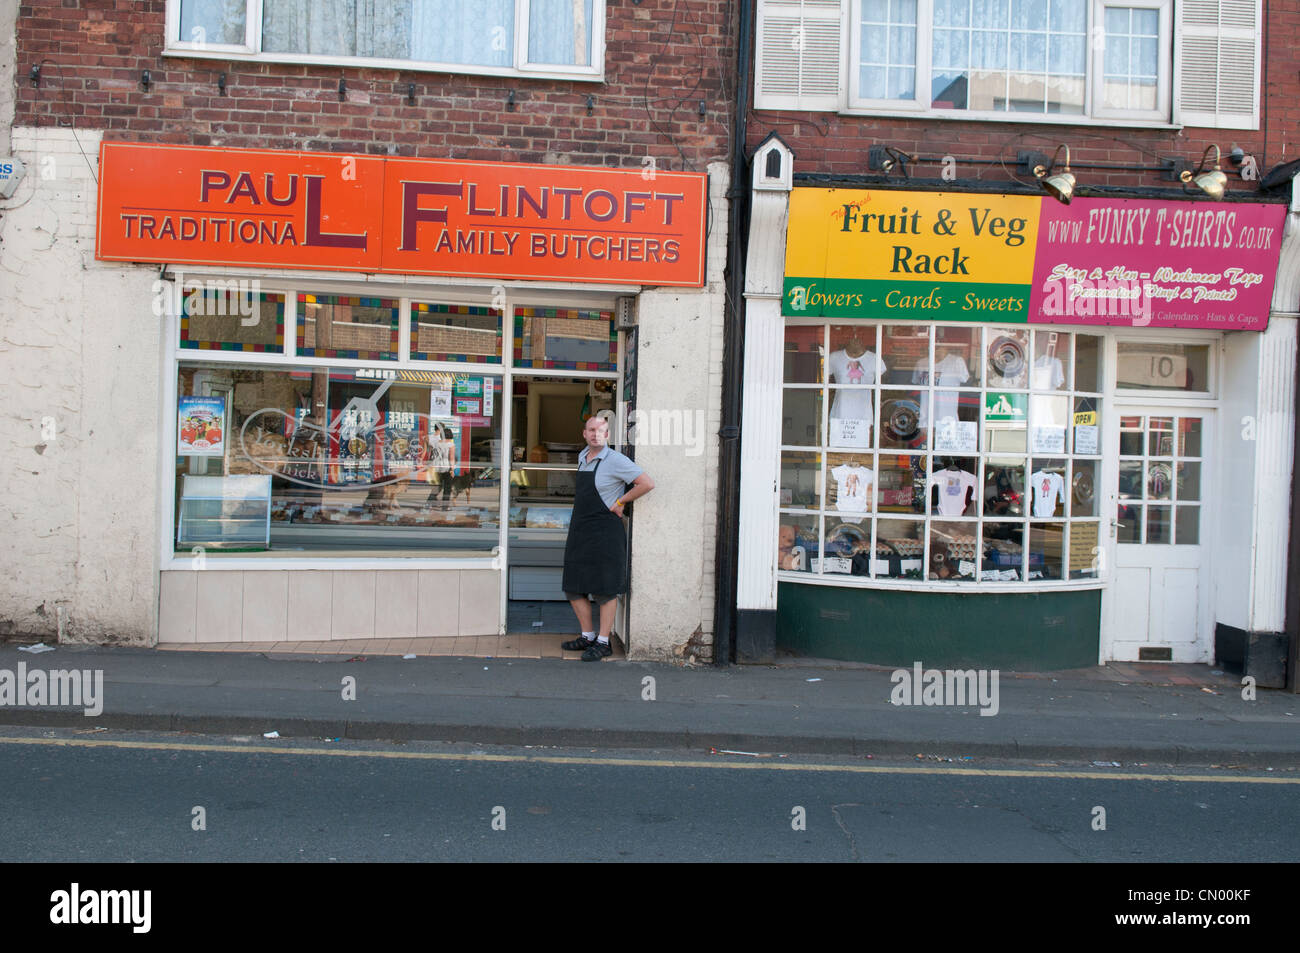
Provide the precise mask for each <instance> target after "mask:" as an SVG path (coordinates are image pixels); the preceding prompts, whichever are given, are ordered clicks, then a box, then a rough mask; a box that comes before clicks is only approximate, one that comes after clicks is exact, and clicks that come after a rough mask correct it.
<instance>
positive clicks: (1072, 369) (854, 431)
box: [777, 322, 1200, 586]
mask: <svg viewBox="0 0 1300 953" xmlns="http://www.w3.org/2000/svg"><path fill="white" fill-rule="evenodd" d="M1099 340H1100V339H1099V338H1098V336H1096V335H1092V334H1085V333H1078V332H1063V331H1058V330H1051V329H1038V328H1026V327H1023V326H1021V327H1000V326H979V327H971V326H968V325H963V326H955V325H925V324H918V325H897V324H880V325H878V324H873V323H870V322H863V323H862V324H860V325H843V324H830V323H826V322H823V323H807V324H805V323H800V324H795V323H789V324H787V327H786V346H785V358H786V360H785V367H784V374H783V379H784V387H783V390H784V394H783V402H782V407H783V411H782V416H783V420H782V430H781V433H782V436H781V442H782V445H783V449H782V452H781V478H780V496H779V504H778V505H779V508H780V510H781V515H780V525H781V526H782V530H781V534H780V537H779V539H778V540H777V561H778V565H779V566H780V568H781V569H782V570H784V571H798V572H801V573H811V574H815V575H822V576H826V575H837V576H838V575H845V576H848V577H854V576H860V577H865V578H870V579H881V580H889V579H897V580H907V579H912V580H931V581H941V582H950V583H953V584H954V585H956V584H961V585H970V586H978V585H980V584H984V583H1007V582H1021V583H1030V582H1039V581H1042V582H1053V581H1065V580H1078V581H1088V580H1090V579H1095V578H1096V577H1097V563H1098V560H1097V558H1096V549H1097V545H1098V540H1099V537H1100V533H1099V531H1098V526H1099V520H1098V517H1099V513H1100V509H1099V503H1098V500H1097V498H1096V493H1095V486H1096V481H1097V479H1098V475H1099V474H1098V466H1099V462H1100V446H1099V442H1100V441H1099V439H1098V435H1099V433H1100V428H1101V395H1100V393H1098V392H1097V390H1096V388H1097V387H1098V386H1099V385H1100V382H1101V380H1102V379H1103V375H1102V369H1101V366H1100V365H1101V355H1102V349H1101V347H1100V345H1099ZM822 355H825V356H826V357H825V360H824V361H823V360H822V359H821V356H822ZM1085 388H1087V389H1085ZM1188 423H1189V424H1190V423H1192V421H1190V420H1189V421H1188ZM1148 430H1149V431H1150V433H1148ZM1127 432H1128V431H1126V433H1127ZM1150 434H1156V435H1157V436H1155V437H1151V436H1150ZM1135 436H1136V437H1137V440H1136V441H1132V440H1130V441H1129V442H1128V443H1126V444H1125V446H1126V447H1128V449H1129V450H1130V451H1132V452H1133V453H1135V454H1137V456H1138V458H1139V459H1137V460H1136V461H1133V462H1131V464H1130V467H1129V470H1128V471H1125V473H1127V475H1128V484H1127V485H1130V486H1131V491H1132V493H1134V494H1136V495H1138V496H1141V494H1143V493H1146V494H1147V498H1149V499H1151V500H1153V501H1154V504H1155V506H1162V507H1163V510H1156V509H1155V508H1154V507H1153V506H1152V505H1151V504H1146V505H1145V506H1144V507H1143V509H1142V512H1141V514H1140V515H1141V517H1142V520H1143V521H1144V522H1145V523H1149V522H1150V519H1151V518H1154V519H1156V520H1162V519H1163V520H1164V521H1165V523H1157V524H1152V525H1153V526H1154V529H1152V531H1151V532H1152V536H1153V537H1160V536H1161V534H1162V533H1165V532H1166V531H1165V530H1164V529H1163V528H1162V527H1163V526H1164V525H1165V524H1166V523H1167V524H1168V525H1169V526H1170V529H1169V530H1168V533H1167V535H1169V536H1172V535H1173V528H1174V527H1173V524H1174V522H1175V521H1176V520H1183V519H1185V520H1186V522H1187V523H1188V525H1189V529H1188V530H1187V532H1188V535H1189V536H1191V535H1192V534H1193V533H1194V530H1193V529H1192V528H1190V527H1192V526H1194V525H1195V521H1196V516H1197V514H1196V513H1194V512H1191V513H1189V514H1188V515H1187V516H1186V517H1183V516H1182V514H1180V513H1179V512H1178V511H1177V510H1176V509H1174V508H1173V506H1170V505H1169V504H1170V503H1173V504H1174V505H1177V501H1175V500H1173V498H1172V497H1171V496H1170V495H1169V492H1168V490H1167V489H1165V488H1170V487H1172V486H1173V485H1174V484H1175V483H1179V484H1180V485H1182V486H1184V487H1186V491H1185V494H1184V495H1180V496H1179V497H1178V498H1177V499H1178V501H1182V500H1185V499H1191V498H1192V497H1191V494H1193V493H1194V492H1195V488H1196V487H1198V486H1199V476H1200V475H1199V470H1197V469H1194V467H1196V466H1198V465H1199V460H1196V459H1193V460H1190V461H1187V462H1186V463H1183V461H1182V460H1181V458H1180V459H1178V460H1174V459H1172V457H1171V456H1170V454H1171V451H1170V450H1169V449H1168V448H1169V447H1170V446H1172V445H1173V444H1174V443H1176V442H1177V441H1178V440H1187V441H1191V442H1193V444H1195V443H1196V441H1198V440H1199V432H1192V431H1191V430H1190V429H1187V430H1186V432H1185V433H1184V432H1183V431H1181V430H1179V429H1177V428H1176V427H1175V426H1174V422H1173V421H1172V420H1171V419H1170V420H1164V421H1159V420H1157V421H1154V423H1153V424H1152V425H1151V427H1150V428H1146V429H1143V430H1142V432H1141V433H1139V434H1135ZM1152 439H1154V440H1156V443H1155V444H1151V442H1150V441H1151V440H1152ZM1162 441H1163V442H1162ZM1198 449H1199V448H1198ZM1157 451H1163V453H1164V455H1165V456H1167V457H1170V458H1169V459H1168V461H1167V462H1168V466H1167V468H1166V469H1167V471H1168V472H1167V473H1166V472H1164V471H1159V472H1157V471H1155V470H1153V469H1152V468H1151V467H1150V466H1149V465H1148V464H1147V463H1146V462H1145V461H1143V460H1142V459H1141V457H1142V456H1143V454H1144V452H1145V453H1146V455H1147V456H1150V455H1152V454H1156V453H1157ZM1155 462H1157V463H1161V462H1166V461H1164V460H1156V461H1155ZM823 469H824V471H825V472H824V482H823V472H822V471H823ZM1153 474H1154V479H1155V480H1156V482H1157V483H1160V484H1161V485H1160V487H1157V488H1155V489H1153V484H1152V483H1151V480H1152V475H1153ZM1162 481H1163V482H1162ZM823 487H824V488H823ZM1160 493H1163V494H1164V495H1163V496H1161V495H1159V494H1160ZM1187 505H1189V506H1194V507H1199V501H1196V502H1192V503H1189V504H1187ZM1152 514H1154V516H1152ZM1134 525H1135V526H1137V527H1138V528H1137V530H1136V532H1137V534H1138V536H1139V537H1140V536H1141V534H1142V532H1143V529H1142V528H1141V527H1142V526H1143V525H1144V523H1140V522H1137V521H1135V522H1134ZM1181 525H1182V524H1181V523H1179V524H1178V528H1179V531H1180V532H1181ZM819 527H820V531H819ZM792 534H793V535H792ZM801 554H802V555H803V556H806V558H802V557H801ZM796 565H797V566H798V570H794V569H793V568H792V567H794V566H796Z"/></svg>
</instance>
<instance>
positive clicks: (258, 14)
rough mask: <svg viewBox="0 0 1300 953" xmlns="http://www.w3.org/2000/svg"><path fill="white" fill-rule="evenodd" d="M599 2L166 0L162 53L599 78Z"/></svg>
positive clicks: (601, 28)
mask: <svg viewBox="0 0 1300 953" xmlns="http://www.w3.org/2000/svg"><path fill="white" fill-rule="evenodd" d="M604 35H605V3H604V0H168V3H167V52H168V53H170V54H173V55H185V56H206V57H215V58H220V59H256V60H267V61H273V62H285V63H325V64H335V65H339V64H343V65H358V66H381V67H382V66H388V67H394V68H402V69H421V70H430V71H448V72H470V73H485V74H492V75H515V74H519V73H528V74H530V75H544V76H556V77H564V78H572V79H599V78H600V76H601V74H602V73H603V69H604V67H603V63H604V50H605V44H604Z"/></svg>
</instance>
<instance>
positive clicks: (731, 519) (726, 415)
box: [713, 0, 754, 665]
mask: <svg viewBox="0 0 1300 953" xmlns="http://www.w3.org/2000/svg"><path fill="white" fill-rule="evenodd" d="M753 6H754V3H753V0H740V4H739V8H740V9H739V17H740V22H739V24H738V36H739V38H740V43H739V45H738V47H737V49H736V101H735V103H734V104H733V105H734V107H735V111H736V112H735V116H734V117H733V119H732V130H731V189H730V191H729V192H728V193H727V277H726V286H727V300H726V305H725V307H726V327H725V328H724V330H723V334H724V342H723V351H722V429H721V430H719V431H718V436H719V438H720V440H719V450H718V456H719V459H718V544H717V551H716V555H715V559H714V565H715V566H716V567H717V570H716V572H717V577H716V579H715V581H714V594H715V600H714V609H713V661H714V664H716V665H730V664H731V662H732V660H733V659H734V658H735V653H736V547H737V545H738V541H739V526H740V521H739V512H740V411H741V408H740V388H741V376H742V369H743V365H742V360H743V358H744V353H745V350H744V345H745V329H744V324H745V257H744V256H745V243H744V241H743V240H742V238H743V236H742V234H741V232H742V229H743V228H744V226H745V222H746V219H747V217H748V208H749V188H748V185H749V175H748V163H747V162H746V159H745V151H746V150H745V129H746V122H745V118H746V113H747V112H748V108H749V91H750V77H749V71H750V66H751V51H750V35H751V34H752V33H753Z"/></svg>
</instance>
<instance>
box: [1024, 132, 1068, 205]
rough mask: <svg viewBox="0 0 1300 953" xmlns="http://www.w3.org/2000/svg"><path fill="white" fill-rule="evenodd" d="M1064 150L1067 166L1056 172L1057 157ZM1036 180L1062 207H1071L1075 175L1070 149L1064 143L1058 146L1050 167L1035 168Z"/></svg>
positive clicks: (1039, 166) (1037, 166)
mask: <svg viewBox="0 0 1300 953" xmlns="http://www.w3.org/2000/svg"><path fill="white" fill-rule="evenodd" d="M1062 149H1064V150H1065V165H1063V166H1061V170H1060V171H1059V172H1058V171H1056V157H1057V156H1059V155H1060V154H1061V150H1062ZM1034 178H1036V179H1037V180H1038V184H1039V185H1041V186H1042V187H1043V191H1045V192H1046V193H1047V194H1048V195H1050V196H1051V197H1052V198H1054V199H1056V201H1058V202H1060V203H1061V204H1062V205H1069V204H1070V199H1072V198H1074V173H1073V172H1071V171H1070V147H1069V146H1067V145H1065V144H1064V143H1062V144H1061V145H1059V146H1057V147H1056V152H1054V153H1053V154H1052V161H1051V164H1050V165H1048V166H1046V167H1043V166H1041V165H1036V166H1034Z"/></svg>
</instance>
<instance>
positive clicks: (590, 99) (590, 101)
mask: <svg viewBox="0 0 1300 953" xmlns="http://www.w3.org/2000/svg"><path fill="white" fill-rule="evenodd" d="M595 108H596V97H595V96H593V95H591V94H590V93H588V94H587V115H588V116H590V115H591V111H592V110H593V109H595Z"/></svg>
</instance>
